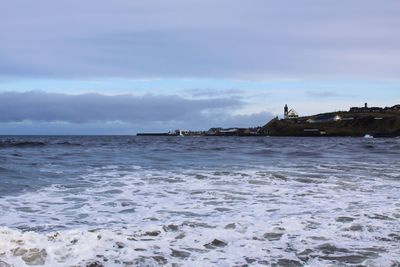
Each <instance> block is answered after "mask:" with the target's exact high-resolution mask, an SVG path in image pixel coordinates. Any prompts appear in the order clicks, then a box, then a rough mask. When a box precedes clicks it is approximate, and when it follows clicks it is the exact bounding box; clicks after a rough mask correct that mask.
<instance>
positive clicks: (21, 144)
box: [0, 141, 47, 148]
mask: <svg viewBox="0 0 400 267" xmlns="http://www.w3.org/2000/svg"><path fill="white" fill-rule="evenodd" d="M46 145H47V143H46V142H39V141H0V148H10V147H42V146H46Z"/></svg>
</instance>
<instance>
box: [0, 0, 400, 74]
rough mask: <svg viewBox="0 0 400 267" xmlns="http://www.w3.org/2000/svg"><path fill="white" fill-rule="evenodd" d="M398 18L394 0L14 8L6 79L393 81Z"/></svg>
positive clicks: (3, 31) (5, 11) (5, 40)
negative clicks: (344, 79) (14, 76)
mask: <svg viewBox="0 0 400 267" xmlns="http://www.w3.org/2000/svg"><path fill="white" fill-rule="evenodd" d="M399 12H400V2H399V1H398V0H386V1H383V2H382V1H365V0H349V1H338V0H326V1H320V0H303V1H292V0H282V1H273V0H256V1H251V3H247V2H246V3H244V2H243V1H239V0H222V1H218V2H216V1H212V0H202V1H197V0H193V1H179V0H171V1H163V0H148V1H128V0H115V1H112V2H111V1H106V0H88V1H78V0H68V1H65V0H61V1H52V0H38V1H22V0H15V1H8V2H7V3H3V5H2V8H1V10H0V36H2V38H1V42H0V73H1V74H2V75H10V76H13V75H16V76H34V77H37V76H40V77H79V78H82V77H130V78H152V77H217V78H252V77H255V78H260V77H261V78H265V77H281V76H285V77H313V78H324V77H347V78H349V77H350V78H357V77H368V78H382V77H384V78H397V77H398V76H399V74H400V68H399V65H398V62H399V60H400V49H399V44H400V17H399V16H398V14H399Z"/></svg>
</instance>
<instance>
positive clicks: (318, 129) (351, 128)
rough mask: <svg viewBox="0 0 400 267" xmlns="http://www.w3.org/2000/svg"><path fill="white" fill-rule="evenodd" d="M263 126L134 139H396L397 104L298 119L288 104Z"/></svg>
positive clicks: (399, 130)
mask: <svg viewBox="0 0 400 267" xmlns="http://www.w3.org/2000/svg"><path fill="white" fill-rule="evenodd" d="M283 114H284V115H283V118H279V117H278V116H277V117H275V118H274V119H272V120H271V121H270V122H268V123H267V124H266V125H264V126H258V127H249V128H221V127H215V128H210V129H209V130H207V131H190V130H175V131H170V132H165V133H138V134H137V135H138V136H363V135H371V136H372V135H375V136H377V137H378V136H382V137H383V136H400V105H395V106H392V107H384V108H383V107H369V106H368V104H367V103H365V104H364V106H361V107H351V108H350V109H349V111H337V112H330V113H323V114H317V115H313V116H299V114H298V113H297V112H296V111H295V110H294V109H293V108H291V109H289V107H288V105H285V106H284V108H283Z"/></svg>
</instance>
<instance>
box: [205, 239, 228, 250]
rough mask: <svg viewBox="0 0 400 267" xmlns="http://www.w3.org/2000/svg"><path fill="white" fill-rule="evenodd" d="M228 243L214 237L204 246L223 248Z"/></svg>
mask: <svg viewBox="0 0 400 267" xmlns="http://www.w3.org/2000/svg"><path fill="white" fill-rule="evenodd" d="M226 245H227V244H226V243H225V242H224V241H221V240H219V239H214V240H213V241H212V242H210V243H208V244H205V245H204V246H205V247H206V248H208V249H214V248H217V247H219V248H222V247H225V246H226Z"/></svg>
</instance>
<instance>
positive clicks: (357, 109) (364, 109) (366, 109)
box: [349, 103, 383, 113]
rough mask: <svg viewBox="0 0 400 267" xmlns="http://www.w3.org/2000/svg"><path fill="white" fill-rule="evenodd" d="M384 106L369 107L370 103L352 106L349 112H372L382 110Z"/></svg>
mask: <svg viewBox="0 0 400 267" xmlns="http://www.w3.org/2000/svg"><path fill="white" fill-rule="evenodd" d="M382 111H383V108H380V107H368V103H365V104H364V107H352V108H350V110H349V112H352V113H371V112H382Z"/></svg>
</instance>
